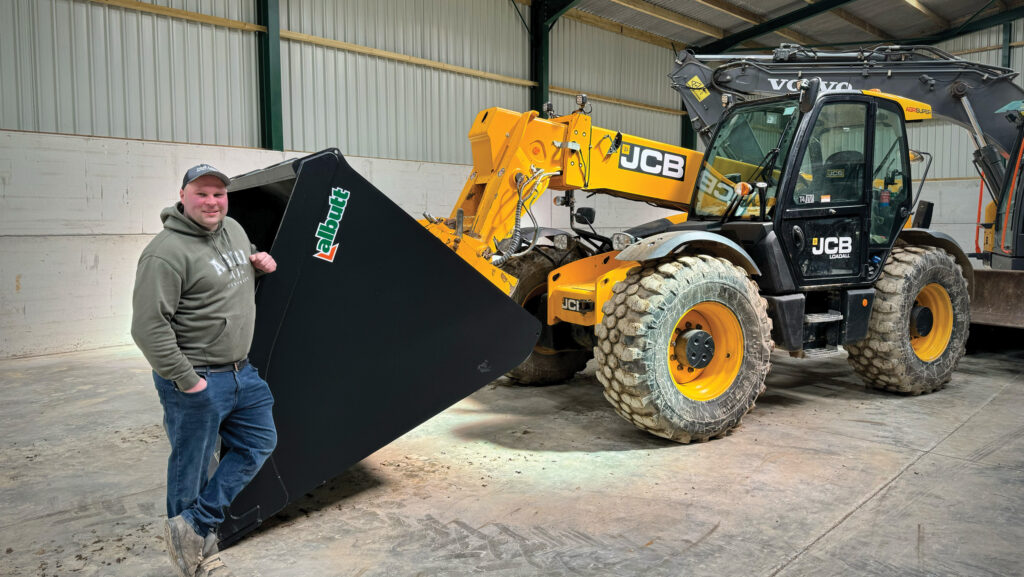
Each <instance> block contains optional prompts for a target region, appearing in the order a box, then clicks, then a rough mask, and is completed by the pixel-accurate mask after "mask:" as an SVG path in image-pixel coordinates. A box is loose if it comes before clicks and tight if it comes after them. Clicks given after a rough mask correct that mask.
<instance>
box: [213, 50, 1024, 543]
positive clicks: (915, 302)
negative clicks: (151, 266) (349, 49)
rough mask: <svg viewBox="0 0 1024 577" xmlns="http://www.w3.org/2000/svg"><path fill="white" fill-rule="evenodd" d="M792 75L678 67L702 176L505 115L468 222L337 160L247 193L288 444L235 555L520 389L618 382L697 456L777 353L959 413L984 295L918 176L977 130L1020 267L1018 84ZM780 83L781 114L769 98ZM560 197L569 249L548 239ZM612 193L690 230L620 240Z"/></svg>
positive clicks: (792, 53)
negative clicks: (942, 144)
mask: <svg viewBox="0 0 1024 577" xmlns="http://www.w3.org/2000/svg"><path fill="white" fill-rule="evenodd" d="M784 51H785V52H786V53H787V54H789V56H788V60H787V59H780V60H778V61H777V60H775V59H764V60H762V59H755V58H743V59H738V60H734V61H732V62H730V63H728V64H727V65H726V66H723V67H720V68H719V71H718V72H716V71H714V70H712V69H711V68H710V67H708V65H707V64H705V63H703V62H701V61H700V60H699V59H697V58H695V57H693V56H692V55H689V54H685V53H684V54H680V55H679V58H678V60H677V64H676V69H675V71H674V72H673V73H672V75H671V77H672V79H673V83H674V86H675V87H676V89H677V90H679V92H680V93H681V94H682V96H683V99H684V102H685V104H686V107H687V110H688V113H689V115H690V118H691V120H692V121H693V122H694V124H695V126H696V127H697V128H698V130H699V132H700V133H701V135H702V137H703V138H704V139H705V142H706V151H705V152H704V153H701V152H699V151H696V150H691V149H686V148H682V147H679V146H674V145H670V144H666V143H661V142H656V141H652V140H649V139H645V138H641V137H639V136H636V135H629V134H623V133H622V132H621V131H618V130H615V129H614V128H611V129H609V128H602V127H600V126H598V125H595V124H594V123H593V122H592V117H591V114H590V112H591V110H592V108H591V106H590V105H589V103H588V102H587V98H586V96H584V95H580V96H578V97H577V101H576V104H577V108H576V110H574V111H571V112H570V113H568V114H564V115H557V114H555V113H554V111H553V110H552V109H551V107H550V106H545V107H544V108H545V110H543V111H540V112H539V111H528V112H525V113H519V112H514V111H510V110H505V109H501V108H490V109H487V110H484V111H481V112H480V113H479V114H478V115H477V117H476V119H475V120H474V122H473V124H472V126H471V128H470V131H469V140H470V146H471V149H472V156H473V168H472V170H471V174H470V175H469V177H468V179H467V180H466V182H465V185H464V187H463V189H462V191H461V193H460V194H459V196H458V199H457V200H456V202H455V206H454V207H453V209H452V211H451V213H450V214H449V215H448V216H447V217H434V216H431V215H429V214H424V218H423V219H422V220H420V221H414V220H412V218H410V217H408V216H407V215H406V214H405V213H404V212H403V211H402V210H401V209H400V208H399V207H398V206H397V205H395V204H394V203H393V202H391V201H390V200H389V199H387V197H386V196H384V195H383V194H381V193H380V191H379V190H377V189H376V188H374V187H373V186H372V185H371V184H370V183H368V182H367V181H366V180H365V179H363V178H362V177H361V176H359V175H358V173H356V172H355V171H354V170H353V169H352V168H351V167H350V166H349V165H348V163H347V162H346V161H345V159H344V157H343V155H342V154H341V153H340V152H339V151H337V150H333V149H332V150H326V151H323V152H320V153H317V154H314V155H310V156H308V157H305V158H300V159H296V160H289V161H286V162H283V163H281V164H278V165H275V166H271V167H268V168H266V169H262V170H258V171H254V172H252V173H249V174H246V175H241V176H239V177H237V178H236V179H234V182H233V183H232V186H231V187H230V188H229V195H230V198H231V201H230V207H231V208H230V212H229V214H230V215H231V216H233V217H234V218H236V219H237V220H238V221H239V222H240V223H241V224H242V226H243V227H245V228H246V230H247V232H248V233H249V236H250V238H251V239H252V240H253V242H254V243H255V244H257V246H261V247H272V248H271V253H272V254H274V257H275V259H276V260H277V261H278V263H280V266H279V271H278V272H277V273H276V274H274V275H269V276H268V277H265V278H264V279H262V280H261V284H260V286H259V288H258V291H257V307H258V308H259V310H260V311H261V312H260V314H259V315H258V317H257V319H258V320H257V327H256V335H255V337H254V342H253V347H252V351H251V353H250V357H251V358H252V359H253V362H254V364H255V365H256V366H259V367H261V368H262V370H263V372H264V373H265V374H264V377H265V378H266V379H267V380H268V382H269V383H270V385H271V388H272V389H273V390H274V395H275V399H276V405H275V420H276V421H277V423H278V430H279V444H278V449H277V451H275V453H274V455H272V456H271V458H270V459H269V460H268V462H267V464H266V465H265V466H264V468H263V470H262V471H261V472H260V473H259V474H258V475H257V477H256V479H254V481H253V482H252V483H251V484H250V485H249V487H247V488H246V489H245V491H243V492H242V494H241V495H239V497H238V498H237V499H236V500H235V502H234V503H233V504H232V506H231V509H230V511H229V516H228V520H227V522H225V524H224V525H222V527H221V539H222V543H230V542H231V541H233V540H236V539H237V538H239V537H240V536H241V535H244V534H245V533H246V532H248V531H250V530H252V529H253V528H254V527H255V526H257V525H259V524H260V523H261V522H262V521H263V520H265V519H267V518H268V517H269V516H270V515H273V514H274V513H275V512H276V511H278V510H280V509H281V508H282V507H284V506H285V505H286V504H287V503H289V502H291V501H293V500H294V499H295V498H296V497H297V496H299V495H301V494H303V493H304V492H306V491H308V490H309V489H311V488H312V487H315V486H317V485H318V484H320V483H323V482H324V481H326V480H327V479H329V478H330V477H332V476H334V475H336V474H338V473H340V472H341V471H342V470H344V469H345V468H347V467H349V466H350V465H352V464H354V463H356V462H357V461H359V460H360V459H362V458H363V457H365V456H367V455H369V454H370V453H371V452H373V451H374V450H376V449H377V448H379V447H381V446H383V445H384V444H386V443H387V442H390V441H391V440H393V439H394V438H397V437H398V436H399V435H401V434H402V433H404V432H405V431H408V430H410V429H412V428H413V427H415V426H416V425H418V424H419V423H421V422H423V421H424V420H426V419H427V418H429V417H430V416H431V415H433V414H435V413H437V412H439V411H440V410H443V409H444V407H446V406H448V405H450V404H451V403H453V402H455V401H456V400H458V399H459V398H461V397H463V396H465V395H468V394H469V393H471V392H472V391H473V390H475V389H476V388H479V387H480V386H482V385H483V384H485V383H487V382H489V381H491V380H493V379H494V378H496V377H497V376H499V375H501V374H506V375H507V376H508V377H509V379H511V380H512V381H514V382H517V383H519V384H522V385H543V384H548V383H554V382H559V381H562V380H565V379H567V378H569V377H571V376H572V375H574V374H575V373H576V372H577V371H579V370H581V369H582V368H583V367H584V365H585V364H586V363H587V362H588V361H589V360H590V359H591V358H594V359H595V360H596V364H597V368H598V370H597V378H598V380H599V381H600V382H601V384H602V386H603V387H604V394H605V397H606V398H607V400H608V401H609V402H610V403H611V405H612V406H613V407H614V409H615V411H616V412H617V413H618V414H619V415H621V416H622V417H623V418H625V419H627V420H629V421H630V422H632V423H634V424H635V425H636V426H637V427H639V428H640V429H642V430H645V431H648V432H650V433H652V434H654V435H657V436H660V437H664V438H667V439H671V440H674V441H677V442H680V443H688V442H693V441H706V440H709V439H714V438H717V437H721V436H723V435H726V434H729V433H730V432H731V431H733V430H734V429H735V428H736V427H737V425H738V424H739V423H740V420H741V418H742V417H743V416H744V415H745V414H746V413H747V412H748V411H749V410H750V409H751V408H752V407H753V406H754V403H755V401H756V399H757V398H758V396H759V395H760V394H761V393H762V392H763V391H764V388H765V384H764V382H765V377H766V375H767V374H768V371H769V368H770V357H771V353H772V350H773V349H781V350H784V351H789V353H790V354H792V355H794V356H798V357H810V358H813V357H820V356H827V355H835V354H840V347H843V348H845V349H846V350H847V351H848V352H849V359H850V363H851V365H852V367H853V369H854V370H855V371H856V372H857V373H858V374H859V375H860V376H861V377H862V378H863V379H864V381H865V382H866V383H867V385H868V386H870V387H875V388H879V389H885V390H890V391H895V392H898V393H904V394H912V395H916V394H922V393H930V392H932V391H936V390H938V389H940V388H942V387H943V386H944V385H945V384H946V383H947V382H948V381H949V380H950V378H951V375H952V373H953V372H954V371H955V369H956V367H957V364H958V362H959V361H960V359H961V357H962V356H963V354H964V345H965V341H966V338H967V333H968V326H969V324H970V322H971V316H970V299H971V294H972V293H974V294H975V295H976V294H977V293H978V289H977V287H976V286H975V285H976V283H975V281H974V271H973V267H972V265H971V262H970V259H969V258H968V255H967V254H965V253H964V251H963V250H961V249H960V247H959V246H958V245H957V243H956V242H955V241H954V240H953V239H952V238H950V237H949V236H947V235H944V234H942V233H939V232H936V231H933V230H930V229H928V228H927V226H926V224H925V223H924V222H923V220H926V219H925V218H924V217H925V216H926V215H924V212H926V211H922V210H921V209H918V211H917V214H914V208H915V206H917V200H918V197H919V195H920V192H921V189H920V188H918V189H917V190H916V191H915V190H914V189H913V187H912V182H911V163H912V162H916V161H921V160H923V159H924V158H925V157H928V154H927V151H912V150H910V148H909V147H908V141H907V132H906V124H907V123H908V122H914V121H918V120H924V119H928V118H931V117H932V116H933V115H934V114H942V115H946V116H951V117H953V118H954V119H960V120H962V117H961V116H958V115H966V118H967V124H968V125H970V126H971V127H972V129H973V134H974V135H975V136H976V139H977V141H978V144H979V150H980V152H979V154H978V155H976V156H977V157H978V159H979V160H978V162H979V165H980V166H981V167H982V170H983V173H984V175H985V178H986V182H990V185H989V186H990V190H992V191H993V195H994V197H995V202H996V206H997V208H996V209H995V216H997V217H998V218H994V219H991V222H992V228H991V229H989V230H990V231H991V232H992V238H993V239H995V238H997V235H998V239H999V240H998V241H996V240H993V241H992V242H990V243H989V246H990V248H992V250H990V253H991V255H992V256H991V258H990V259H989V260H990V261H991V263H992V264H993V265H998V266H1002V264H1001V263H1004V262H1005V261H1004V259H1003V257H1004V256H1008V258H1010V259H1011V260H1010V261H1009V262H1011V263H1016V264H1012V266H1017V264H1019V263H1020V262H1021V260H1020V259H1019V258H1018V257H1020V256H1021V255H1020V252H1019V251H1020V248H1019V247H1021V245H1022V244H1024V243H1022V242H1021V237H1020V231H1021V223H1020V214H1019V213H1020V212H1021V211H1020V209H1019V208H1018V206H1019V204H1020V200H1019V199H1020V190H1019V189H1020V187H1021V184H1020V179H1018V178H1017V175H1019V173H1020V164H1021V162H1020V157H1021V153H1020V147H1021V143H1020V134H1021V121H1020V118H1021V117H1020V106H1019V102H1018V103H1017V107H1016V108H1014V107H1013V106H1009V107H1006V108H1004V109H1003V110H1002V113H1003V114H1004V115H1006V114H1009V115H1010V116H1012V120H1013V122H1014V123H1015V124H1011V125H1010V126H1011V127H1010V128H1007V127H1006V126H1004V125H1002V124H999V123H998V122H989V121H990V120H992V119H991V117H992V116H993V115H994V114H996V109H997V108H998V107H1003V106H1004V105H1010V103H1011V102H1012V101H1014V100H1017V101H1019V100H1020V99H1021V98H1020V89H1011V88H1008V87H1007V86H1008V85H1011V84H1012V83H1011V81H1012V78H1013V73H1012V72H1011V71H1008V70H1005V69H998V68H993V67H984V66H981V65H976V64H971V63H965V62H963V61H960V60H957V59H955V58H953V57H951V56H948V55H945V54H943V53H940V52H937V51H934V50H927V49H920V48H913V47H906V48H904V47H887V48H881V49H877V50H876V51H872V52H865V53H857V54H853V55H851V54H839V55H835V58H834V60H835V61H834V65H835V69H836V70H837V71H840V72H841V73H843V74H848V75H850V76H851V77H852V76H856V77H857V78H863V79H864V81H863V83H859V84H855V83H854V81H853V80H846V79H842V80H841V79H839V78H837V77H834V76H832V74H833V73H831V72H824V71H823V70H822V69H820V68H815V67H814V66H815V64H816V63H817V62H820V61H821V60H823V59H824V54H823V53H814V58H810V57H809V56H808V54H811V53H809V52H807V51H803V50H801V49H796V48H792V47H784ZM777 57H778V55H777ZM905 63H911V64H913V65H914V66H921V67H931V68H928V69H927V70H926V71H917V70H916V69H914V68H913V67H912V66H911V67H904V66H903V65H904V64H905ZM784 64H785V65H786V66H792V67H793V69H792V70H787V71H786V74H788V75H786V76H784V75H783V70H782V68H781V67H782V66H783V65H784ZM803 67H806V70H805V68H803ZM723 70H724V71H725V72H723ZM904 70H914V71H913V72H904ZM840 72H835V73H834V74H839V73H840ZM899 78H902V79H903V82H902V83H896V84H889V85H887V84H883V81H890V80H891V79H899ZM762 81H763V82H762ZM758 83H761V84H765V83H766V84H767V85H768V86H772V87H773V89H775V90H778V91H781V92H783V93H782V94H779V95H776V96H771V97H767V98H751V97H750V95H752V94H754V93H756V92H758V91H757V90H749V91H748V90H747V89H746V88H744V87H746V86H753V85H755V84H758ZM844 83H845V84H844ZM917 84H920V85H921V86H922V87H924V89H923V90H912V89H911V88H914V89H918V88H920V87H918V86H917ZM776 85H777V86H776ZM953 86H958V87H959V88H956V89H955V90H950V89H951V87H953ZM1014 90H1016V91H1014ZM961 93H962V94H961ZM950 94H952V95H953V96H952V97H951V96H950ZM957 94H960V96H957ZM979 95H991V96H982V97H980V98H979ZM950 98H958V99H957V100H950V101H949V102H947V99H950ZM1004 98H1005V99H1006V101H1005V102H999V100H1001V99H1004ZM972 101H973V102H975V105H974V106H975V109H978V108H979V107H984V110H983V113H981V114H979V115H978V116H977V117H975V115H974V113H973V112H972V109H971V107H970V106H969V104H970V102H972ZM950 102H952V103H956V104H959V106H960V108H957V107H956V106H953V105H952V104H950ZM542 113H543V114H542ZM1002 122H1004V123H1005V122H1006V121H1005V120H1002ZM1014 138H1016V140H1015V141H1014ZM1006 153H1008V154H1006ZM1006 158H1010V159H1011V161H1012V162H1007V161H1006ZM548 190H551V191H554V195H553V197H554V202H555V204H556V205H557V206H560V207H563V208H564V209H565V210H566V211H568V213H569V215H570V226H569V228H568V229H567V230H559V229H554V228H550V227H544V226H539V225H538V223H537V222H536V219H535V218H534V217H533V213H532V210H531V208H532V206H533V204H534V203H535V202H536V201H537V199H538V198H540V197H541V195H543V194H544V193H545V191H548ZM591 194H608V195H613V196H616V197H621V198H625V199H630V200H634V201H638V202H645V203H648V204H650V205H654V206H657V207H661V208H667V209H672V210H674V211H675V213H674V214H673V215H672V216H669V217H666V218H662V219H659V220H656V221H654V222H648V223H643V224H639V225H637V226H634V227H632V228H628V229H626V230H624V231H622V232H619V233H616V234H613V235H611V236H606V235H603V234H600V233H598V232H597V230H596V229H595V228H594V227H593V224H594V222H595V220H596V212H595V210H594V209H593V208H589V207H584V206H579V204H580V202H581V200H582V199H581V198H580V197H579V196H580V195H591ZM1015 194H1016V199H1014V195H1015ZM1011 213H1016V214H1015V215H1013V214H1011ZM1007 214H1011V216H1009V217H1006V216H1005V215H1007ZM911 217H913V220H915V221H916V222H917V224H919V225H922V226H911V225H910V224H909V223H910V221H911ZM1000 219H1002V221H1000ZM1000 223H1001V224H1000ZM1004 232H1005V236H1004V234H1003V233H1004ZM381 235H386V236H387V237H388V239H389V242H388V243H386V245H382V244H381V243H380V242H379V239H380V236H381ZM996 243H998V245H997V244H996ZM997 248H998V250H996V249H997ZM1003 249H1009V250H1010V251H1017V253H1016V256H1014V255H1012V254H1011V255H1007V254H1005V251H1003ZM1013 259H1017V260H1013ZM1018 268H1019V267H1018ZM310 376H313V377H314V378H310ZM297 377H302V378H297ZM385 416H386V417H385Z"/></svg>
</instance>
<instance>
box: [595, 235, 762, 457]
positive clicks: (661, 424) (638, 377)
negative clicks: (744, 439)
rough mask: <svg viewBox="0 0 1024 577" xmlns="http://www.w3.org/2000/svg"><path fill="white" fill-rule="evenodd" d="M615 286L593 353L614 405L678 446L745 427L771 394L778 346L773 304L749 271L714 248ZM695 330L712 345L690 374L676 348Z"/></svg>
mask: <svg viewBox="0 0 1024 577" xmlns="http://www.w3.org/2000/svg"><path fill="white" fill-rule="evenodd" d="M613 290H614V295H615V296H614V297H613V298H612V299H611V300H609V301H608V302H606V303H605V304H604V307H603V308H602V311H603V312H604V314H605V315H606V316H605V317H604V319H603V321H602V322H601V324H599V325H598V326H597V327H596V329H595V332H596V335H597V338H598V346H597V347H595V349H594V355H595V357H596V358H597V361H598V363H599V367H600V368H599V370H598V372H597V378H598V380H599V381H600V382H601V384H603V385H604V395H605V398H606V399H608V402H610V403H611V404H612V406H613V407H615V411H616V412H617V413H618V414H619V415H620V416H622V417H623V418H624V419H626V420H627V421H630V422H632V423H634V424H635V425H636V426H637V427H639V428H641V429H643V430H645V431H648V432H650V433H652V434H654V435H657V436H659V437H664V438H666V439H671V440H673V441H677V442H680V443H689V442H691V441H707V440H708V439H712V438H716V437H721V436H724V435H725V434H727V433H729V432H730V431H731V430H732V429H734V428H735V427H736V426H737V425H739V422H740V419H741V418H743V415H745V414H746V413H747V411H749V410H750V409H751V408H752V407H753V406H754V401H755V400H756V399H757V397H758V396H759V395H760V394H761V393H762V392H763V391H764V387H765V386H764V380H765V377H766V376H767V375H768V369H769V368H770V366H771V362H770V360H771V351H772V346H773V345H772V340H771V320H770V319H769V318H768V314H767V305H766V303H765V300H764V299H763V298H761V296H760V294H758V290H757V285H755V284H754V283H753V282H752V281H751V280H750V279H749V278H748V277H747V275H746V273H745V272H744V271H743V269H741V268H739V267H737V266H735V265H733V264H732V263H730V262H729V261H727V260H725V259H720V258H713V257H710V256H707V255H700V256H682V257H668V258H665V259H662V260H659V261H655V262H651V263H646V264H644V265H643V266H640V267H637V268H634V269H633V270H631V271H630V272H629V275H628V276H627V277H626V279H625V280H624V281H622V282H619V283H617V284H616V285H615V287H614V289H613ZM691 321H693V322H691ZM687 322H690V325H686V323H687ZM686 327H689V328H686ZM691 328H700V329H701V330H706V331H707V332H708V333H710V334H711V336H712V337H713V338H714V342H715V350H714V356H713V358H712V360H711V364H708V365H707V366H706V367H705V368H702V369H694V370H692V371H691V370H690V369H692V368H693V367H690V366H688V361H683V362H686V363H687V366H684V365H683V364H682V362H680V361H679V353H681V352H682V351H681V350H680V349H678V348H675V347H676V346H678V342H685V340H682V341H680V339H681V336H680V335H681V334H682V333H681V332H680V331H681V330H690V329H691ZM674 343H675V344H674ZM683 356H684V357H685V355H683ZM686 379H691V380H690V381H688V382H687V381H686ZM677 383H678V384H677Z"/></svg>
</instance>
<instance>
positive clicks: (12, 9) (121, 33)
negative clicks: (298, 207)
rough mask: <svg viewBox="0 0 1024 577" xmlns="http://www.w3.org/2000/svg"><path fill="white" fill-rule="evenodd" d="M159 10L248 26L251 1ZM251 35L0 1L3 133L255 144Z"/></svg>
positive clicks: (70, 2)
mask: <svg viewBox="0 0 1024 577" xmlns="http://www.w3.org/2000/svg"><path fill="white" fill-rule="evenodd" d="M159 4H161V5H166V6H170V7H172V8H178V9H183V10H191V11H195V12H204V13H207V14H209V15H212V16H220V17H223V18H230V19H234V20H242V21H246V22H252V21H253V20H254V7H253V2H252V1H251V0H220V1H218V2H204V1H201V0H170V1H168V0H164V1H162V2H159ZM255 54H256V52H255V35H254V34H253V33H252V32H244V31H240V30H230V29H227V28H223V27H216V26H211V25H208V24H200V23H196V22H187V21H183V20H180V19H176V18H171V17H167V16H159V15H153V14H145V13H140V12H138V11H135V10H129V9H124V8H118V7H113V6H108V5H103V4H94V3H89V2H85V1H83V0H3V1H0V128H4V129H14V130H31V131H39V132H60V133H67V134H87V135H95V136H114V137H122V138H142V139H148V140H164V141H175V142H195V143H204V144H227V145H235V146H258V145H259V119H258V108H257V99H258V93H257V91H256V88H257V69H256V63H255Z"/></svg>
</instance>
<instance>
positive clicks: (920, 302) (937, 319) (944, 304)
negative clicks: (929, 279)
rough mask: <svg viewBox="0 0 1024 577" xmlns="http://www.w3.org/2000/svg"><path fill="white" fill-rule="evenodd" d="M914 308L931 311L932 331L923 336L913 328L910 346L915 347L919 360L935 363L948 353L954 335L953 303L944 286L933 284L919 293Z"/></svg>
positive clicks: (911, 328) (911, 329)
mask: <svg viewBox="0 0 1024 577" xmlns="http://www.w3.org/2000/svg"><path fill="white" fill-rule="evenodd" d="M914 306H921V307H926V308H928V309H929V310H931V313H932V330H930V331H929V332H928V334H927V335H924V336H922V335H919V334H918V333H917V329H916V327H913V326H911V327H910V346H912V347H914V354H915V355H917V358H919V359H921V360H922V361H924V362H930V361H934V360H935V359H937V358H939V357H940V356H942V353H943V352H945V351H946V347H947V346H949V338H950V336H952V334H953V302H952V301H951V300H950V299H949V293H948V292H946V289H944V288H942V285H940V284H938V283H931V284H927V285H925V287H924V288H922V289H921V292H919V293H917V298H916V299H914Z"/></svg>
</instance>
